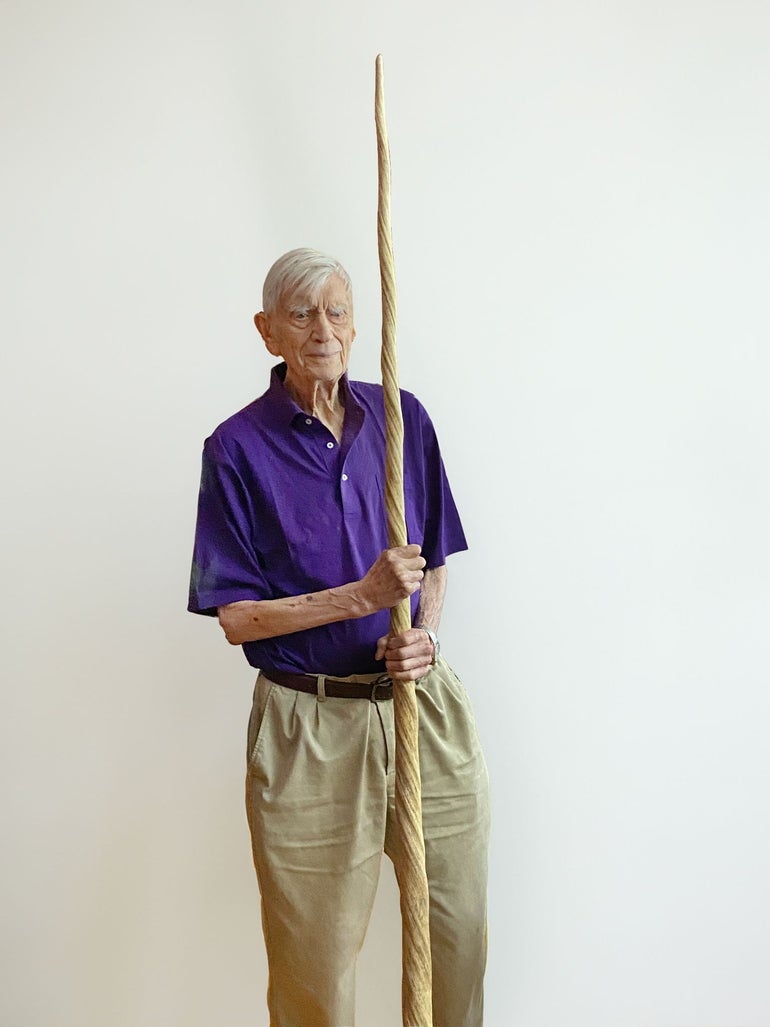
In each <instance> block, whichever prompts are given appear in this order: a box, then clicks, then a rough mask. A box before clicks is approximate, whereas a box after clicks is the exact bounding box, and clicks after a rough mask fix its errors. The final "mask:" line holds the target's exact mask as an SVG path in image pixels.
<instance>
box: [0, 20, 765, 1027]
mask: <svg viewBox="0 0 770 1027" xmlns="http://www.w3.org/2000/svg"><path fill="white" fill-rule="evenodd" d="M0 12H1V13H2V31H1V32H0V36H1V38H2V43H1V44H0V45H1V46H2V70H1V71H0V75H1V76H2V81H1V82H0V110H1V111H2V114H1V115H0V117H1V118H2V126H1V127H2V139H3V159H2V200H3V222H2V224H3V242H4V250H3V266H2V285H3V292H4V294H5V296H4V300H3V306H2V328H3V337H4V338H3V345H2V357H3V368H2V377H1V380H2V390H3V398H2V413H3V417H4V419H5V424H4V433H3V438H4V440H5V445H4V459H3V467H4V470H3V483H4V494H3V504H2V517H3V522H4V526H3V530H2V537H3V542H4V549H5V553H4V559H3V568H4V572H3V580H4V582H5V585H4V589H3V603H4V607H5V609H4V616H3V619H2V625H3V632H4V639H5V640H4V642H3V646H2V660H3V664H4V683H3V703H2V718H0V729H1V730H2V741H1V742H0V758H1V759H2V772H3V796H2V810H3V814H2V816H3V838H2V849H1V850H0V860H1V861H2V875H1V879H2V890H3V895H2V924H3V926H2V938H3V941H2V944H3V951H2V964H3V967H4V971H3V975H4V981H3V987H2V998H0V1003H1V1004H2V1011H1V1012H0V1019H1V1020H2V1022H3V1023H4V1024H8V1025H9V1027H11V1025H12V1027H248V1025H254V1024H264V1023H266V1022H267V1017H266V1013H265V1005H264V990H265V967H264V958H263V954H262V941H261V936H260V927H259V909H258V896H257V889H256V883H255V880H254V877H253V871H252V868H251V863H250V853H249V846H248V835H247V829H246V824H245V816H244V813H243V809H242V777H243V766H244V746H245V729H246V719H247V716H248V710H249V705H250V700H251V687H252V679H253V675H252V672H251V671H250V669H249V668H248V666H247V665H246V663H245V661H244V660H243V658H242V655H241V653H240V652H239V651H238V650H237V649H230V648H228V646H227V645H226V643H225V642H224V639H223V637H222V636H221V634H220V632H219V629H218V628H217V626H216V625H215V624H214V623H212V622H208V621H204V620H203V619H200V618H194V617H192V616H190V615H188V614H187V613H186V612H185V609H184V607H185V601H186V588H187V576H188V568H189V558H190V550H191V543H192V531H193V523H194V510H195V500H196V494H197V486H198V472H199V458H200V447H201V442H202V440H203V438H204V437H205V436H206V435H208V434H209V433H210V431H211V430H212V429H213V428H214V426H215V425H216V424H217V423H219V421H221V420H223V419H224V418H225V417H226V416H228V415H229V414H230V413H232V412H233V411H235V410H236V409H239V408H240V407H241V406H243V405H245V404H246V403H247V402H249V401H250V400H251V399H252V398H253V397H254V396H256V395H258V394H259V393H261V392H262V391H264V389H265V388H266V386H267V377H268V369H269V366H270V363H271V361H270V359H269V358H268V356H267V354H266V353H265V351H264V349H263V347H262V346H261V343H260V341H259V339H258V337H257V335H256V333H255V331H254V328H253V326H252V324H251V317H252V314H253V313H254V311H255V310H257V309H258V308H259V306H260V305H261V304H260V298H259V297H260V288H261V283H262V279H263V277H264V274H265V272H266V270H267V268H268V266H269V264H270V263H271V262H272V260H273V259H274V258H275V257H276V256H277V255H278V254H280V253H282V252H283V251H284V250H286V249H289V248H292V247H294V246H297V245H311V246H315V247H318V248H320V249H323V250H327V251H329V252H331V253H334V254H335V255H337V256H338V257H340V258H341V259H342V260H343V262H344V263H345V264H346V265H347V267H348V268H349V270H350V272H351V274H352V276H353V280H354V283H355V287H356V315H357V317H356V319H357V327H358V339H357V341H356V344H355V347H354V352H353V364H352V370H353V373H354V375H355V376H356V377H359V378H365V379H366V378H368V379H376V378H377V377H378V346H379V324H380V319H379V294H378V271H377V259H376V235H375V206H376V159H375V145H374V127H373V117H372V104H373V78H374V58H375V55H376V54H377V53H378V52H382V53H383V54H384V57H385V71H386V96H387V109H388V123H389V130H390V142H391V150H392V154H393V162H394V168H393V220H394V237H395V249H396V260H397V275H398V282H399V296H400V311H399V313H400V339H399V341H400V350H401V357H400V363H401V379H402V385H403V386H404V387H406V388H409V389H410V390H412V391H415V392H417V393H418V394H419V395H420V396H421V398H422V399H423V401H424V402H425V404H426V406H427V407H428V409H429V410H430V411H431V413H432V415H433V418H434V421H435V423H436V425H437V428H438V431H439V435H440V438H441V440H442V445H443V450H444V455H445V459H446V463H447V466H448V469H449V475H450V479H451V481H452V484H453V487H454V490H455V493H456V498H457V501H458V504H459V506H460V508H461V510H462V512H463V516H464V520H465V524H466V529H467V534H468V537H469V540H470V544H471V550H470V552H469V553H467V554H463V555H462V556H457V557H455V558H453V559H452V561H451V564H450V591H449V597H448V603H447V609H446V614H445V620H444V624H443V629H442V636H443V640H444V645H445V650H446V652H447V654H448V656H449V658H450V660H451V662H452V663H453V664H454V666H455V668H456V669H457V671H458V673H459V674H460V675H461V677H463V679H464V680H465V682H466V685H467V687H468V689H469V691H470V693H471V695H472V698H473V702H474V704H475V708H476V711H477V719H478V723H479V729H480V732H481V735H482V739H483V742H484V744H485V748H486V752H487V756H488V762H489V765H490V771H491V775H492V780H493V796H494V836H493V848H492V862H491V886H490V919H491V950H490V966H489V973H488V998H487V1003H488V1016H487V1024H488V1025H489V1027H768V1025H770V973H768V959H769V955H770V916H769V915H768V914H769V912H770V902H769V901H768V900H769V899H770V894H769V891H770V884H769V881H770V874H768V861H769V860H770V825H769V823H768V786H769V785H770V755H768V745H767V732H768V723H769V722H770V699H769V698H768V679H769V677H770V675H769V670H770V652H769V649H770V631H769V630H768V619H769V616H768V615H770V600H769V597H768V572H769V571H770V551H769V548H768V523H770V488H769V486H768V477H767V470H768V456H769V455H770V453H769V450H770V444H769V439H770V434H769V433H768V429H769V428H770V423H769V422H770V416H769V415H768V398H767V394H768V372H769V371H770V357H769V356H768V339H769V337H770V332H769V329H770V311H769V310H768V281H769V280H770V275H769V272H770V260H769V259H768V234H769V231H770V201H769V199H768V182H769V181H770V144H769V142H768V139H769V136H768V102H769V101H770V59H769V58H768V55H769V54H770V9H769V8H768V6H767V4H766V3H764V2H763V0H756V2H752V0H733V2H728V0H722V2H714V0H700V2H698V3H696V2H694V0H667V2H665V3H664V2H659V0H651V2H650V0H645V2H642V0H626V2H619V3H611V2H609V0H605V2H600V0H587V2H584V3H580V4H578V3H570V2H568V0H545V2H541V3H538V4H534V3H528V4H525V3H523V2H522V0H514V2H510V3H503V2H499V3H494V2H490V0H479V2H477V3H473V4H463V5H460V4H452V3H447V2H446V0H444V2H441V3H439V2H438V0H430V2H425V3H415V2H410V3H407V2H405V0H394V2H391V3H389V4H380V5H378V6H375V5H374V4H372V3H370V2H369V0H364V2H362V0H357V2H353V0H334V2H333V3H331V4H314V3H310V2H308V0H297V2H295V3H293V4H284V5H279V4H273V5H268V4H266V3H263V2H246V0H219V2H217V3H211V2H208V3H204V2H202V0H188V2H183V0H152V2H150V0H136V2H134V3H130V4H128V3H117V2H115V0H91V2H86V0H68V2H66V3H65V2H61V3H57V2H54V0H47V2H40V0H25V2H21V0H3V2H2V4H0ZM398 948H399V923H398V910H397V901H396V895H395V890H394V886H393V882H392V874H391V873H390V870H389V869H388V868H387V866H386V867H385V869H384V874H383V887H382V890H381V893H380V897H379V899H378V905H377V908H376V912H375V916H374V920H373V923H372V928H371V931H370V935H369V938H368V941H367V944H366V947H365V950H364V953H363V955H362V959H361V972H360V988H359V992H360V994H359V1005H360V1015H359V1024H360V1025H361V1027H394V1025H396V1024H397V1023H399V1022H400V1021H399V952H398ZM308 958H312V953H309V954H308Z"/></svg>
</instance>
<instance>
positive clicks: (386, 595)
mask: <svg viewBox="0 0 770 1027" xmlns="http://www.w3.org/2000/svg"><path fill="white" fill-rule="evenodd" d="M424 566H425V560H424V559H423V558H422V557H421V556H420V547H419V546H417V545H411V546H396V548H395V549H386V550H385V551H384V552H382V553H380V555H379V556H378V557H377V559H376V560H375V561H374V563H373V564H372V566H371V567H370V568H369V570H368V571H367V572H366V574H365V575H364V577H363V578H362V579H361V591H362V593H363V595H364V597H365V599H366V601H367V602H368V603H371V605H372V609H373V610H384V609H390V608H391V607H393V606H397V605H398V604H399V603H400V602H401V600H402V599H406V598H407V596H410V595H412V593H413V592H416V591H417V589H418V588H419V587H420V582H421V581H422V578H423V571H422V569H423V567H424Z"/></svg>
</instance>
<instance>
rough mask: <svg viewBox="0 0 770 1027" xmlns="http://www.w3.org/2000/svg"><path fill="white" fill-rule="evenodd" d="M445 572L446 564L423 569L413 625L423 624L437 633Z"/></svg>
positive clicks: (444, 588) (444, 587) (443, 593)
mask: <svg viewBox="0 0 770 1027" xmlns="http://www.w3.org/2000/svg"><path fill="white" fill-rule="evenodd" d="M446 581H447V572H446V564H444V565H443V566H442V567H431V568H430V569H429V570H426V571H425V576H424V577H423V579H422V584H421V585H420V601H419V603H418V604H417V613H416V614H415V618H414V623H415V625H418V624H419V625H422V624H425V625H427V626H428V627H429V628H431V630H433V631H435V632H436V633H438V626H439V623H440V621H441V613H442V610H443V609H444V596H445V594H446Z"/></svg>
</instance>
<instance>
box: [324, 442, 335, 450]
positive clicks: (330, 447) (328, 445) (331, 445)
mask: <svg viewBox="0 0 770 1027" xmlns="http://www.w3.org/2000/svg"><path fill="white" fill-rule="evenodd" d="M326 448H327V449H334V443H333V442H327V443H326Z"/></svg>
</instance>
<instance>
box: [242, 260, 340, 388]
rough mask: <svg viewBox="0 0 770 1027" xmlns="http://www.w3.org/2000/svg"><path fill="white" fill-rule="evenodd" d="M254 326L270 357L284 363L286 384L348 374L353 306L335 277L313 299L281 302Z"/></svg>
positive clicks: (292, 297)
mask: <svg viewBox="0 0 770 1027" xmlns="http://www.w3.org/2000/svg"><path fill="white" fill-rule="evenodd" d="M254 321H255V323H256V326H257V328H258V329H259V332H260V335H261V336H262V338H263V339H264V340H265V345H266V346H267V348H268V350H269V352H270V353H272V354H273V356H275V357H282V358H283V359H284V360H285V361H286V365H287V367H288V371H287V372H286V380H287V381H292V382H295V383H297V384H301V383H302V384H307V385H312V384H315V383H317V382H334V381H336V380H337V379H339V378H340V377H341V376H342V375H343V374H344V373H345V371H346V370H347V366H348V360H349V358H350V347H351V346H352V344H353V339H355V337H356V331H355V328H354V327H353V302H352V300H351V297H350V294H349V293H348V291H347V289H346V288H345V284H344V282H343V281H342V279H341V278H340V277H339V276H338V275H330V276H329V277H328V278H327V279H326V281H325V282H324V284H323V285H322V286H321V288H320V289H319V290H318V292H317V293H315V294H314V295H312V296H309V295H303V294H300V293H294V294H293V295H287V296H282V297H281V301H280V303H279V304H278V308H277V310H275V311H274V312H273V313H272V314H265V313H260V314H257V315H256V317H255V318H254Z"/></svg>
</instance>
